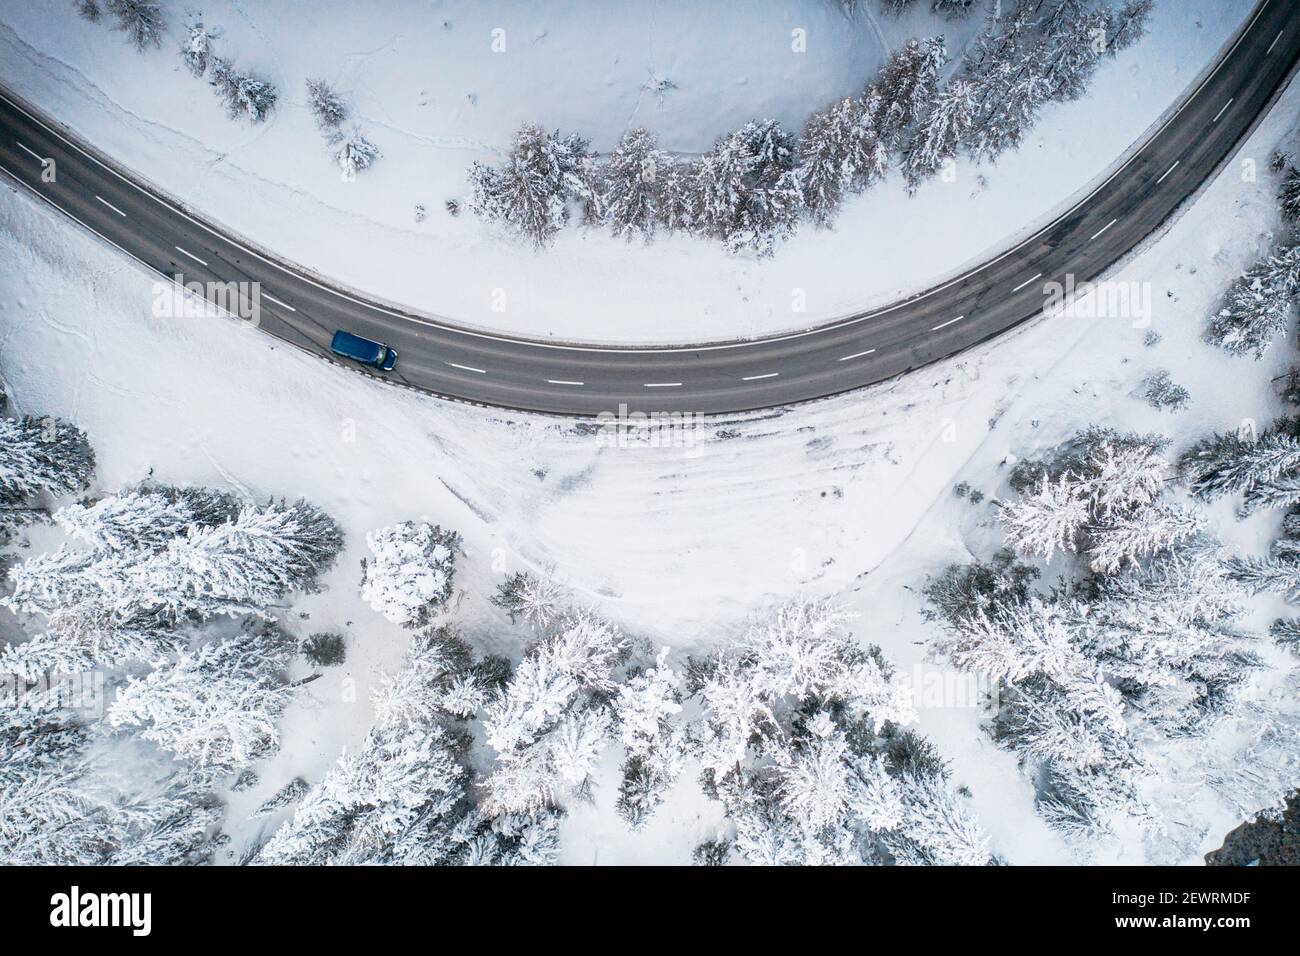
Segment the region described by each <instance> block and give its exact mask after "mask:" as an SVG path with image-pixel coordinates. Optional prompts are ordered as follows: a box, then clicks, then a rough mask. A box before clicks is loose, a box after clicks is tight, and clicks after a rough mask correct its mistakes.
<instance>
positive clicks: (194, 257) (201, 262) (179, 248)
mask: <svg viewBox="0 0 1300 956" xmlns="http://www.w3.org/2000/svg"><path fill="white" fill-rule="evenodd" d="M175 249H176V251H177V252H179V253H180V254H181V255H183V256H189V257H190V258H191V259H193V260H194V261H195V262H197V263H198V264H199V265H201V266H203V267H205V268H206V267H207V263H206V262H204V261H203V260H202V259H200V258H199V257H198V256H196V255H195V254H194V253H192V252H186V251H185V250H184V249H182V248H181V247H180V246H176V247H175Z"/></svg>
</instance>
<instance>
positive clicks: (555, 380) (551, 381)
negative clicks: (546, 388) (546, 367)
mask: <svg viewBox="0 0 1300 956" xmlns="http://www.w3.org/2000/svg"><path fill="white" fill-rule="evenodd" d="M546 384H547V385H586V384H587V383H586V382H566V381H565V380H564V379H562V378H548V379H547V380H546Z"/></svg>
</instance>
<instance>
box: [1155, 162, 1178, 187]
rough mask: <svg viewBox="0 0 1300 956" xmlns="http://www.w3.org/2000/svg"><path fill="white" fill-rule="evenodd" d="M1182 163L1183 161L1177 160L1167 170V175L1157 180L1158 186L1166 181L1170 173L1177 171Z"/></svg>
mask: <svg viewBox="0 0 1300 956" xmlns="http://www.w3.org/2000/svg"><path fill="white" fill-rule="evenodd" d="M1181 162H1182V160H1181V159H1179V160H1175V161H1174V164H1173V165H1172V166H1170V167H1169V168H1168V169H1166V170H1165V175H1164V176H1161V177H1160V178H1159V179H1157V180H1156V185H1157V186H1159V185H1160V184H1161V183H1163V182H1164V181H1165V177H1166V176H1168V175H1169V174H1170V173H1172V172H1173V171H1174V170H1175V169H1177V168H1178V164H1179V163H1181Z"/></svg>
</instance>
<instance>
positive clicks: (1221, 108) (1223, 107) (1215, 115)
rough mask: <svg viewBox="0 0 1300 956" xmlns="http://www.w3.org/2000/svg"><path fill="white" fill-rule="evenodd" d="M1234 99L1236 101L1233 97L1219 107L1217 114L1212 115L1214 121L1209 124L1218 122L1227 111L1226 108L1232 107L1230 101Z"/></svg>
mask: <svg viewBox="0 0 1300 956" xmlns="http://www.w3.org/2000/svg"><path fill="white" fill-rule="evenodd" d="M1235 99H1236V97H1235V96H1233V97H1231V98H1229V100H1228V102H1226V103H1224V104H1223V105H1222V106H1220V107H1219V112H1217V113H1215V114H1214V119H1212V120H1210V122H1211V123H1217V122H1218V121H1219V117H1220V116H1222V115H1223V114H1224V113H1226V112H1227V111H1228V107H1229V106H1231V105H1232V101H1233V100H1235Z"/></svg>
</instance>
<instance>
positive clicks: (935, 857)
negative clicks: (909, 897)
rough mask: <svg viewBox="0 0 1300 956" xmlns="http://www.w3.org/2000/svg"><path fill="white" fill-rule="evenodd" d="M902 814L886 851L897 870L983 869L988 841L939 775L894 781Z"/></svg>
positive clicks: (907, 774)
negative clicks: (906, 867) (908, 867)
mask: <svg viewBox="0 0 1300 956" xmlns="http://www.w3.org/2000/svg"><path fill="white" fill-rule="evenodd" d="M896 780H897V781H898V789H899V793H900V795H901V797H902V802H903V812H902V814H901V819H900V821H899V824H898V826H897V828H896V829H895V830H892V831H890V832H889V833H887V834H886V835H885V838H884V840H885V845H886V847H887V848H888V849H889V853H890V855H891V856H893V858H894V862H895V863H896V864H905V865H912V866H987V865H988V864H989V863H990V862H991V861H992V854H991V853H990V852H989V844H988V837H987V836H986V835H985V833H984V831H983V829H982V828H981V827H980V825H979V822H978V821H977V820H976V819H975V816H974V814H973V813H971V811H970V808H969V807H968V806H967V804H966V801H965V799H964V798H962V797H960V796H959V795H958V794H957V793H955V792H954V791H953V789H952V787H951V786H950V785H949V783H948V774H947V770H946V768H945V769H944V770H943V771H942V772H939V773H933V772H932V773H912V772H904V773H902V774H900V775H899V776H898V777H896Z"/></svg>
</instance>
